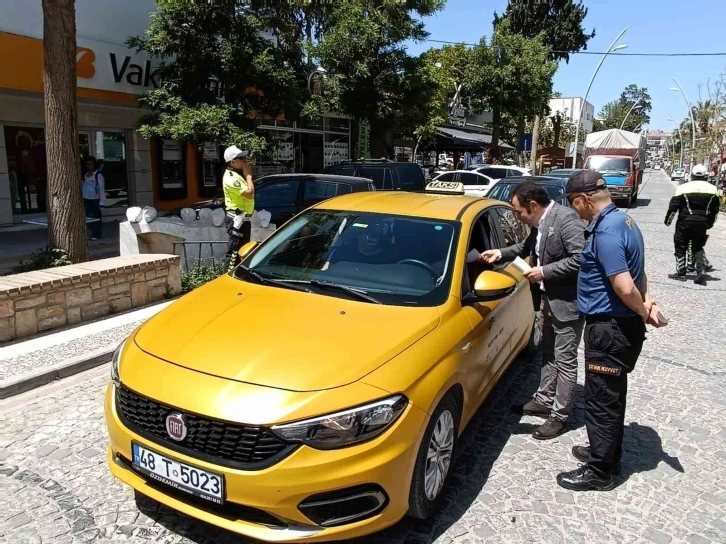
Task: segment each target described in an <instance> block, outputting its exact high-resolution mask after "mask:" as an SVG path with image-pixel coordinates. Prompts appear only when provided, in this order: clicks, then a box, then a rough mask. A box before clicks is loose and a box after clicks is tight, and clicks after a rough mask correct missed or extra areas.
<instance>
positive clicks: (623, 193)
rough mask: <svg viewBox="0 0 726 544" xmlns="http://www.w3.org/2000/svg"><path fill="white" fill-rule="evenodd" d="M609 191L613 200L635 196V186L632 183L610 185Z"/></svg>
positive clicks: (628, 198)
mask: <svg viewBox="0 0 726 544" xmlns="http://www.w3.org/2000/svg"><path fill="white" fill-rule="evenodd" d="M608 191H609V192H610V198H612V199H613V200H630V199H631V198H632V196H633V187H632V186H630V185H608Z"/></svg>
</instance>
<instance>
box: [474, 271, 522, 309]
mask: <svg viewBox="0 0 726 544" xmlns="http://www.w3.org/2000/svg"><path fill="white" fill-rule="evenodd" d="M516 289H517V280H515V279H514V278H513V277H511V276H508V275H506V274H502V273H501V272H494V271H493V270H485V271H484V272H482V273H481V274H479V277H478V278H477V279H476V282H475V283H474V291H473V292H471V293H469V294H468V295H466V296H465V297H464V300H463V302H465V303H467V304H471V303H473V302H494V301H497V300H501V299H503V298H505V297H508V296H509V295H511V294H512V293H514V291H515V290H516Z"/></svg>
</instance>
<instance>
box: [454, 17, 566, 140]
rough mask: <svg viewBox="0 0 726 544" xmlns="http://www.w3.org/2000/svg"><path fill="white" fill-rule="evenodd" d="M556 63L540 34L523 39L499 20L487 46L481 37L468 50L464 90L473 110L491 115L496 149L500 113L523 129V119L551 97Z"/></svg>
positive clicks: (500, 127) (507, 23) (504, 22)
mask: <svg viewBox="0 0 726 544" xmlns="http://www.w3.org/2000/svg"><path fill="white" fill-rule="evenodd" d="M556 70H557V64H556V63H555V61H554V60H552V58H551V53H550V49H549V47H547V46H546V45H545V44H544V41H543V35H539V36H537V37H536V38H526V37H524V36H522V35H521V34H515V33H513V32H512V31H511V28H510V25H509V22H508V21H506V20H503V21H500V22H499V24H498V25H497V27H496V29H495V31H494V35H493V36H492V39H491V41H490V42H489V43H487V40H486V38H482V39H481V41H480V42H479V44H478V45H477V46H475V47H474V48H473V49H472V51H471V56H470V59H469V66H468V68H467V72H466V75H467V77H466V81H465V83H464V88H465V90H466V91H467V94H468V95H469V96H471V97H472V106H473V108H474V109H475V111H477V110H478V111H485V110H487V109H489V110H490V111H491V112H492V125H493V130H492V144H491V147H492V148H493V149H494V150H496V149H497V147H498V143H499V135H500V132H501V130H502V120H503V118H504V117H503V114H506V115H508V116H509V117H510V118H511V119H512V120H514V121H515V123H516V124H517V125H521V127H522V128H523V127H524V119H525V118H526V117H529V116H534V115H537V114H538V113H539V112H540V111H541V110H542V104H545V103H546V102H547V100H548V99H549V98H550V96H552V78H553V76H554V74H555V71H556Z"/></svg>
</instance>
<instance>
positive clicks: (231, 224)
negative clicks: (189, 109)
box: [222, 145, 255, 270]
mask: <svg viewBox="0 0 726 544" xmlns="http://www.w3.org/2000/svg"><path fill="white" fill-rule="evenodd" d="M248 155H249V152H248V151H243V150H241V149H240V148H239V147H237V146H236V145H233V146H232V147H228V148H227V149H225V150H224V162H226V163H227V169H226V170H225V172H224V177H223V178H222V189H223V190H224V207H225V209H226V211H227V215H226V216H225V218H224V226H225V227H226V229H227V234H229V242H228V243H227V256H226V265H227V269H228V270H232V269H233V268H234V267H235V266H236V265H237V252H238V251H239V248H241V247H242V246H243V245H244V244H246V243H247V242H249V241H250V237H251V233H252V225H251V223H250V217H251V216H252V213H253V212H254V211H255V186H254V184H253V183H252V169H251V168H250V165H249V163H248V162H247V157H248Z"/></svg>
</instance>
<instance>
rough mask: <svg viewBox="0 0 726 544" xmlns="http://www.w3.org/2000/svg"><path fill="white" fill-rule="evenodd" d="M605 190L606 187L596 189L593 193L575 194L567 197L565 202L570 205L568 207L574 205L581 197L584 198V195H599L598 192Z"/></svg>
mask: <svg viewBox="0 0 726 544" xmlns="http://www.w3.org/2000/svg"><path fill="white" fill-rule="evenodd" d="M605 189H606V187H598V188H597V189H595V190H594V191H588V192H586V193H576V194H574V195H567V202H569V203H570V206H572V205H573V204H574V203H575V200H577V199H578V198H580V197H581V196H585V195H587V196H592V195H594V194H595V193H599V192H600V191H604V190H605Z"/></svg>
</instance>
